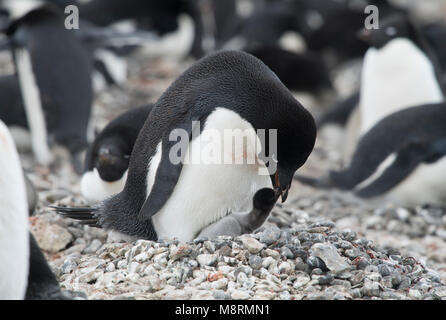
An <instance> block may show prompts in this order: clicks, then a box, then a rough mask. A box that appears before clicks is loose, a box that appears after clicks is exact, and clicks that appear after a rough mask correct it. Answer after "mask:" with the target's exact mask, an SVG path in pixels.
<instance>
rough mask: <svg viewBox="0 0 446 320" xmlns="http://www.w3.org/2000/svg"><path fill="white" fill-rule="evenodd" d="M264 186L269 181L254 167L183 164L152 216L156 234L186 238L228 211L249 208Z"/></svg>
mask: <svg viewBox="0 0 446 320" xmlns="http://www.w3.org/2000/svg"><path fill="white" fill-rule="evenodd" d="M264 187H271V181H270V179H269V176H260V175H258V173H257V168H247V167H246V166H237V165H187V166H185V167H183V170H182V173H181V175H180V180H179V181H178V183H177V185H176V187H175V190H174V192H173V194H172V196H171V197H170V198H169V200H168V201H167V202H166V204H165V205H164V207H163V208H162V209H161V210H160V211H159V212H158V213H157V214H156V215H155V216H153V219H152V221H153V224H154V227H155V230H156V231H157V233H158V237H159V238H178V239H179V240H181V241H190V240H192V239H194V237H195V236H196V235H197V233H198V232H199V231H201V229H203V228H204V227H206V226H207V225H209V224H211V223H213V222H215V221H217V220H219V219H221V218H223V217H224V216H225V215H226V214H227V213H228V212H241V211H247V210H251V209H252V199H253V196H254V194H255V192H256V191H257V190H259V189H261V188H264Z"/></svg>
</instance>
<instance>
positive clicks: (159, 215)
mask: <svg viewBox="0 0 446 320" xmlns="http://www.w3.org/2000/svg"><path fill="white" fill-rule="evenodd" d="M192 121H200V124H201V133H196V131H197V130H196V126H195V127H194V129H193V128H192ZM174 129H184V130H185V131H184V132H186V133H187V139H190V138H191V136H192V133H194V132H195V133H196V134H199V135H200V137H201V136H202V135H203V134H204V133H206V132H207V133H209V132H211V130H214V131H213V132H215V131H217V132H220V133H223V131H224V130H230V129H241V130H247V131H248V132H251V133H254V135H252V134H251V135H250V137H248V138H247V142H246V144H245V146H246V149H245V151H246V153H245V152H241V153H240V152H239V153H237V152H235V153H234V152H232V149H231V151H230V153H229V157H233V158H235V157H241V158H242V159H241V160H243V158H245V159H246V157H249V156H254V158H257V159H258V155H257V152H256V149H255V146H256V143H257V142H258V136H257V135H256V132H255V131H254V130H257V129H265V130H271V129H277V130H278V131H277V155H276V154H274V155H271V156H272V157H273V158H272V159H276V160H277V170H276V171H275V173H272V174H271V175H269V174H268V172H264V173H266V174H265V175H259V171H258V170H259V169H261V168H264V169H266V168H265V163H263V164H262V162H261V161H260V160H258V161H255V162H254V164H249V163H246V161H245V163H244V164H243V165H241V164H240V165H237V164H224V163H221V162H220V163H215V164H214V163H211V164H204V163H201V164H194V163H191V162H189V163H187V162H185V163H184V164H183V163H182V162H181V161H180V162H179V163H174V162H172V161H170V159H169V154H170V151H171V150H172V148H173V147H174V146H175V145H176V144H177V143H178V141H177V140H175V141H171V140H169V135H170V134H171V132H172V130H174ZM238 132H240V131H238ZM239 134H240V133H239ZM266 136H267V137H268V134H266ZM315 136H316V129H315V124H314V120H313V117H312V116H311V114H310V113H309V112H308V111H307V110H306V109H304V108H303V107H302V106H301V105H300V104H299V102H297V101H296V100H295V99H294V97H293V96H292V95H291V93H290V92H289V91H288V89H287V88H286V87H285V86H284V85H283V84H282V83H281V82H280V80H279V79H278V78H277V76H276V75H275V74H274V73H273V72H271V70H270V69H268V67H266V66H265V65H264V64H263V63H262V62H261V61H260V60H258V59H257V58H255V57H253V56H251V55H249V54H246V53H243V52H237V51H228V52H220V53H217V54H214V55H210V56H207V57H205V58H203V59H202V60H200V61H198V62H197V63H196V64H195V65H193V66H192V67H191V68H189V69H188V70H186V71H185V72H184V73H183V74H182V75H181V76H180V77H179V78H178V79H177V80H176V81H175V82H174V83H173V84H172V85H171V86H170V87H169V88H168V89H167V90H166V91H165V92H164V94H163V95H162V96H161V97H160V99H159V100H158V102H157V103H156V104H155V105H154V107H153V109H152V112H151V113H150V114H149V117H148V118H147V120H146V123H145V124H144V127H143V129H142V130H141V132H140V134H139V136H138V139H137V141H136V143H135V146H134V149H133V153H132V155H131V158H130V166H129V171H128V176H127V182H126V185H125V187H124V190H123V191H122V192H121V193H119V194H117V195H115V196H113V197H111V198H109V199H107V200H105V201H104V202H102V203H101V204H99V205H98V206H97V207H95V208H93V209H91V208H90V209H85V210H83V209H79V208H77V209H76V208H75V209H74V210H72V209H69V208H68V209H63V208H59V211H61V212H66V213H67V214H68V216H70V217H74V218H76V217H80V218H85V219H93V220H92V222H93V223H97V224H98V225H100V226H102V227H104V228H107V229H114V230H117V231H120V232H122V233H125V234H128V235H132V236H136V237H140V238H147V239H156V238H173V237H176V238H178V239H180V240H184V241H187V240H191V239H193V238H194V237H195V236H197V234H198V233H199V232H200V230H202V229H203V228H205V227H206V226H208V225H210V224H212V223H214V222H215V221H217V220H219V219H221V218H222V217H224V216H225V215H226V214H227V213H228V212H243V211H249V210H250V208H251V206H252V198H253V196H254V194H255V192H256V191H257V190H259V189H261V188H264V187H269V188H271V187H274V188H276V189H278V190H279V192H280V194H281V195H282V201H284V200H285V199H286V196H287V192H288V189H289V187H290V185H291V182H292V177H293V175H294V172H295V171H296V170H297V169H298V168H299V167H300V166H302V165H303V163H304V162H305V161H306V159H307V157H308V156H309V154H310V152H311V151H312V148H313V146H314V142H315ZM220 137H221V136H220ZM176 139H178V138H176ZM200 140H201V139H198V138H197V137H195V139H193V140H192V141H190V143H189V145H188V148H187V151H186V153H185V154H183V156H184V157H185V158H183V159H188V156H189V155H193V154H198V155H199V156H200V155H201V154H202V153H203V151H204V150H202V147H201V145H200ZM216 141H217V142H218V141H219V140H216ZM268 141H269V140H266V142H265V143H264V145H261V148H262V150H268V143H269V142H268ZM259 143H261V142H259ZM222 145H223V144H220V145H219V147H220V148H221V146H222ZM204 148H205V147H204ZM239 151H240V150H239ZM257 151H259V152H260V150H257ZM173 152H175V148H173ZM233 158H232V159H233ZM232 161H234V160H232ZM271 161H273V160H271ZM72 211H74V212H72Z"/></svg>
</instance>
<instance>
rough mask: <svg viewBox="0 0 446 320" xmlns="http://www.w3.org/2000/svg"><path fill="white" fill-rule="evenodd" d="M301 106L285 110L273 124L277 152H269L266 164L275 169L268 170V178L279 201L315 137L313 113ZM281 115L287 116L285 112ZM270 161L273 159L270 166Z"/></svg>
mask: <svg viewBox="0 0 446 320" xmlns="http://www.w3.org/2000/svg"><path fill="white" fill-rule="evenodd" d="M296 102H297V101H296ZM300 107H301V106H300ZM301 108H302V109H299V112H295V113H294V114H293V113H289V114H288V118H287V120H285V119H283V120H284V121H283V122H282V123H281V124H279V125H278V126H277V155H274V154H270V155H269V158H270V159H271V160H269V162H268V163H267V164H266V166H267V168H268V169H269V170H270V168H272V169H274V168H275V169H276V170H275V171H274V172H272V174H270V178H271V182H272V185H273V188H274V190H275V192H276V193H277V192H278V193H279V195H280V196H281V199H282V202H285V200H286V199H287V196H288V190H289V189H290V187H291V183H292V181H293V177H294V174H295V172H296V171H297V170H298V169H299V168H300V167H301V166H302V165H303V164H304V163H305V161H306V160H307V158H308V156H309V155H310V153H311V151H312V150H313V147H314V143H315V139H316V125H315V123H314V120H313V117H312V116H311V114H310V113H309V112H308V111H307V110H305V109H304V108H303V107H301ZM295 111H297V110H295ZM297 115H298V116H297ZM282 116H283V117H287V115H286V114H283V115H282ZM266 148H268V147H266ZM272 150H274V149H272ZM271 162H276V163H275V165H273V166H272V167H270V166H271ZM270 173H271V171H270Z"/></svg>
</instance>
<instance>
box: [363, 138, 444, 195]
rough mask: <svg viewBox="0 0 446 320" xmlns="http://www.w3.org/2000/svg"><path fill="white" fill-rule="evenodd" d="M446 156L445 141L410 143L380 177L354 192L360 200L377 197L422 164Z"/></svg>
mask: <svg viewBox="0 0 446 320" xmlns="http://www.w3.org/2000/svg"><path fill="white" fill-rule="evenodd" d="M444 155H446V139H441V140H438V141H436V142H434V143H432V144H430V145H429V144H425V143H419V142H417V143H411V144H409V145H407V146H406V147H405V148H403V149H401V150H400V151H399V152H398V155H397V157H396V158H395V160H394V161H393V163H392V164H391V165H389V166H388V167H387V168H386V169H385V170H384V172H383V173H382V175H380V176H379V178H377V179H376V180H374V181H373V182H372V183H371V184H369V185H367V186H366V187H364V188H362V189H359V190H358V191H356V192H355V194H356V195H358V196H360V197H362V198H372V197H376V196H379V195H381V194H383V193H385V192H387V191H389V190H390V189H392V188H393V187H395V186H396V185H398V184H399V183H400V182H401V181H403V180H404V179H405V178H406V177H407V176H408V175H409V174H410V173H412V172H413V171H414V170H415V169H416V167H417V166H418V165H419V164H421V163H422V162H425V163H432V162H435V161H437V160H438V159H440V158H441V157H443V156H444Z"/></svg>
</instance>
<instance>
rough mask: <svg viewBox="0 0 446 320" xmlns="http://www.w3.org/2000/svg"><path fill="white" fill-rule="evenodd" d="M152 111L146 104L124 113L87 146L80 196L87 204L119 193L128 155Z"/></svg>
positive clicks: (125, 175) (125, 173) (150, 106)
mask: <svg viewBox="0 0 446 320" xmlns="http://www.w3.org/2000/svg"><path fill="white" fill-rule="evenodd" d="M151 110H152V105H146V106H142V107H138V108H134V109H131V110H129V111H127V112H124V113H123V114H121V115H120V116H118V117H117V118H115V119H114V120H112V121H111V122H110V123H109V124H107V125H106V126H105V128H104V129H103V130H102V131H101V132H100V133H99V134H98V135H97V137H96V138H95V140H94V141H93V143H92V144H91V145H90V146H89V147H88V150H87V154H86V157H85V172H84V174H83V176H82V180H81V193H82V195H83V196H84V197H85V198H87V199H88V200H89V201H96V202H97V201H102V200H104V199H105V198H107V197H109V196H112V195H114V194H116V193H118V192H121V191H122V189H123V188H124V185H125V181H126V179H127V169H128V167H129V161H130V154H131V153H132V150H133V146H134V144H135V141H136V138H137V137H138V134H139V131H140V130H141V128H142V127H143V125H144V122H145V121H146V119H147V116H148V115H149V112H150V111H151Z"/></svg>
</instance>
